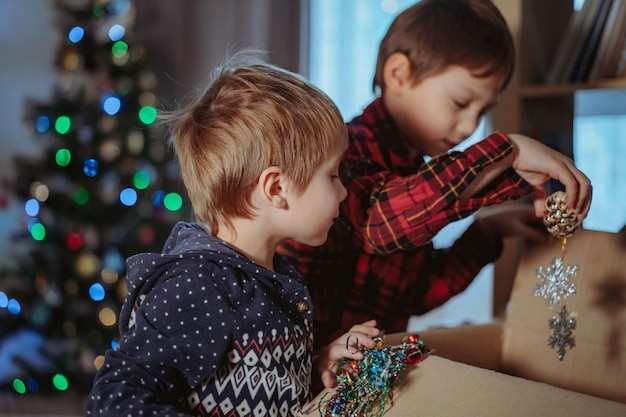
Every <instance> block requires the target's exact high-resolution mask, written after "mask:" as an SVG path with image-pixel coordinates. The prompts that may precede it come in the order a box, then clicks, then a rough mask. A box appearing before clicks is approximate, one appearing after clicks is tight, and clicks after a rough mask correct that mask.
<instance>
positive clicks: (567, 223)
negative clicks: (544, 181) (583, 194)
mask: <svg viewBox="0 0 626 417" xmlns="http://www.w3.org/2000/svg"><path fill="white" fill-rule="evenodd" d="M543 224H545V226H546V228H547V229H548V232H550V233H551V234H552V235H554V236H555V237H557V238H559V239H563V238H567V237H570V236H572V235H573V234H574V232H575V231H576V229H577V228H578V225H579V224H580V222H579V221H578V217H577V216H576V213H574V212H573V211H571V210H569V209H568V208H567V206H566V205H565V193H564V192H563V191H557V192H555V193H554V194H550V195H549V196H548V198H547V199H546V205H545V210H544V214H543Z"/></svg>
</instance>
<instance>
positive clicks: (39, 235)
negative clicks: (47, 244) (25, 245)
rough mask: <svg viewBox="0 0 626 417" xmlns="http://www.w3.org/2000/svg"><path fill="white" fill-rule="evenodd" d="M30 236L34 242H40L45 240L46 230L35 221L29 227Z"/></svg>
mask: <svg viewBox="0 0 626 417" xmlns="http://www.w3.org/2000/svg"><path fill="white" fill-rule="evenodd" d="M29 230H30V235H31V236H32V238H33V239H35V240H36V241H39V242H40V241H42V240H44V239H45V238H46V228H45V226H44V225H43V224H41V222H39V220H36V221H35V222H34V223H33V224H32V225H31V226H30V229H29Z"/></svg>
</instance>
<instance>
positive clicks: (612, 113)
mask: <svg viewBox="0 0 626 417" xmlns="http://www.w3.org/2000/svg"><path fill="white" fill-rule="evenodd" d="M574 112H575V118H574V143H573V151H574V161H575V162H576V166H578V168H579V169H580V170H581V171H583V172H584V173H585V174H586V175H587V176H588V177H589V178H590V179H591V183H592V184H593V201H592V204H591V210H590V211H589V215H588V216H587V218H586V219H585V220H584V221H583V227H585V228H586V229H591V230H600V231H605V232H618V231H620V230H621V229H622V228H623V227H624V226H625V225H626V164H624V160H625V159H626V90H623V89H620V90H584V91H580V92H578V93H577V94H576V97H575V107H574Z"/></svg>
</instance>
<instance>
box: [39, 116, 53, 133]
mask: <svg viewBox="0 0 626 417" xmlns="http://www.w3.org/2000/svg"><path fill="white" fill-rule="evenodd" d="M48 129H50V119H49V118H48V116H39V117H38V118H37V120H35V130H36V131H37V132H39V133H46V132H47V131H48Z"/></svg>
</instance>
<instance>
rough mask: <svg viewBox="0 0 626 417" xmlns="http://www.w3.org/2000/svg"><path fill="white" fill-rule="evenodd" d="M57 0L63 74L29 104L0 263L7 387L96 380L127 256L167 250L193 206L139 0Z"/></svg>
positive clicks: (0, 345)
mask: <svg viewBox="0 0 626 417" xmlns="http://www.w3.org/2000/svg"><path fill="white" fill-rule="evenodd" d="M53 6H54V7H55V8H56V9H57V10H58V13H57V14H58V23H57V25H58V27H59V29H60V30H61V31H62V34H63V40H62V43H61V45H60V46H59V48H58V52H57V55H56V61H55V67H56V68H57V70H58V79H57V82H56V83H55V85H54V86H53V88H52V96H51V98H50V99H49V100H46V102H34V101H28V102H27V103H26V105H25V112H24V113H25V117H24V123H25V127H26V128H27V129H29V130H30V131H32V136H33V138H34V140H37V141H38V142H39V143H40V144H41V146H42V152H41V154H40V155H39V156H38V157H37V158H24V157H21V158H18V159H17V160H16V164H15V171H16V174H17V175H16V180H15V183H14V184H12V185H11V188H12V190H13V191H14V193H15V194H16V195H17V196H19V197H20V198H23V200H24V227H23V233H21V234H19V235H18V236H15V243H14V247H15V248H19V250H17V249H16V255H15V258H16V262H15V263H16V266H15V267H11V268H8V269H5V270H3V271H0V388H2V389H7V390H13V391H16V392H18V393H29V392H41V393H45V392H56V390H65V389H68V387H69V388H70V389H76V390H81V389H82V390H87V389H89V388H90V386H91V381H92V379H93V376H94V374H95V372H96V370H97V368H98V367H99V365H100V363H101V360H102V356H101V355H102V354H103V353H104V352H105V351H106V350H107V349H109V348H111V347H114V346H115V344H116V342H117V337H118V328H117V325H118V323H117V315H118V313H119V310H120V307H121V303H122V302H123V299H124V297H125V295H126V287H125V279H124V278H125V258H126V257H128V256H130V255H132V254H135V253H138V252H145V251H160V249H161V246H162V244H163V242H164V241H165V238H166V236H167V234H168V233H169V231H170V229H171V227H172V226H173V224H174V223H175V222H176V221H178V220H186V219H188V218H189V216H190V213H189V212H190V208H189V204H188V203H187V198H186V195H185V194H184V190H183V188H182V183H181V181H180V177H179V170H178V166H177V164H176V162H175V161H174V160H173V158H172V155H171V153H170V152H169V150H168V146H167V143H166V141H165V135H164V132H163V129H161V128H159V127H158V123H155V121H156V117H157V107H158V103H157V99H156V96H155V94H154V90H155V87H156V77H155V75H154V74H153V73H152V72H151V71H150V67H149V60H148V54H147V53H146V51H145V50H144V49H143V48H142V46H141V45H139V44H138V42H137V39H135V38H134V36H133V33H132V24H133V21H134V7H133V3H132V0H63V1H62V0H56V1H54V2H53Z"/></svg>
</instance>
